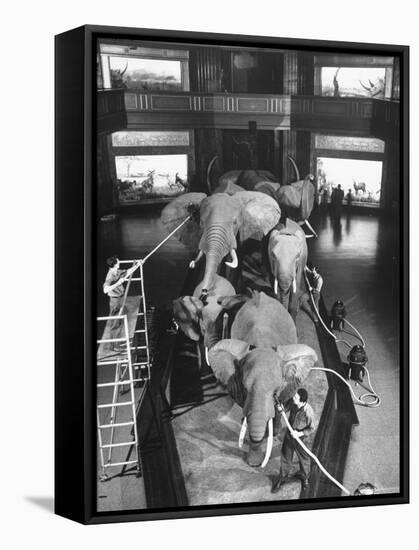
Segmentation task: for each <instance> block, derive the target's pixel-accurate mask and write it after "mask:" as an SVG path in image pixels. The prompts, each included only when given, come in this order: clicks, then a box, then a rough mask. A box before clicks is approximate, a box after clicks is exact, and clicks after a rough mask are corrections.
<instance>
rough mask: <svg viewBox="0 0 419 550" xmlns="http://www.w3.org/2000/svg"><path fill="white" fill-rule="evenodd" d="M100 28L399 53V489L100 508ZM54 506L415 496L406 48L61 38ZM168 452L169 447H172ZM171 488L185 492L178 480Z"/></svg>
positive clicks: (326, 504)
mask: <svg viewBox="0 0 419 550" xmlns="http://www.w3.org/2000/svg"><path fill="white" fill-rule="evenodd" d="M101 37H117V38H121V39H122V38H123V39H135V40H140V39H144V40H147V41H164V42H167V43H177V42H187V43H189V44H194V45H203V44H211V45H224V46H231V45H234V46H253V47H260V48H274V49H276V48H277V49H281V48H284V49H287V48H291V49H293V50H295V51H302V52H304V51H306V50H307V49H310V50H316V51H318V52H322V53H330V52H340V53H354V54H356V53H359V54H361V53H362V54H363V55H388V56H395V57H397V58H399V59H400V84H401V95H400V111H399V116H400V118H399V120H400V125H399V127H398V130H397V131H398V132H399V136H398V137H399V140H400V141H399V143H400V182H401V188H400V205H399V212H400V236H401V241H400V243H398V244H399V246H400V265H399V269H400V282H401V285H400V287H401V291H400V292H401V294H400V311H401V316H400V334H401V343H400V361H401V365H403V369H401V372H400V396H401V399H400V437H401V441H402V444H401V446H400V492H399V493H398V494H383V495H373V496H363V497H362V498H360V497H354V496H348V497H346V498H334V497H324V498H307V499H304V500H301V501H285V502H280V503H279V502H278V503H268V502H266V503H265V502H263V503H251V504H237V505H234V506H233V505H218V506H198V507H190V506H186V507H185V506H182V505H179V506H178V505H176V506H168V507H166V508H162V507H159V508H151V509H144V510H131V511H124V512H101V513H99V512H97V511H96V499H95V496H96V490H95V485H96V483H95V482H96V416H95V407H94V403H95V373H94V369H93V368H92V367H93V365H94V361H95V352H96V351H95V330H96V329H95V311H96V309H95V285H96V281H95V263H94V262H95V260H94V258H95V239H96V231H97V228H96V215H95V201H96V191H95V185H94V182H95V177H96V162H95V159H96V157H95V151H96V131H97V119H96V110H97V102H96V63H95V60H96V41H97V39H99V38H101ZM55 72H56V80H55V98H56V104H55V120H56V126H55V136H56V138H55V156H56V167H55V181H56V185H55V212H56V215H55V253H56V263H55V285H56V294H55V295H56V301H55V319H56V332H55V350H56V351H55V365H56V366H55V512H56V513H57V514H59V515H61V516H64V517H67V518H69V519H72V520H75V521H78V522H80V523H84V524H97V523H110V522H126V521H144V520H156V519H175V518H190V517H202V516H218V515H233V514H249V513H252V514H253V513H265V512H277V511H290V510H307V509H312V510H314V509H320V508H322V509H327V508H337V507H341V508H344V507H353V506H373V505H388V504H401V503H407V502H409V459H408V457H409V414H408V412H409V374H408V364H409V351H408V350H409V345H408V344H409V342H408V335H409V274H408V273H409V257H408V249H409V234H408V227H409V209H408V205H409V153H408V151H409V48H408V46H400V45H383V44H367V43H362V44H360V43H350V42H331V41H322V40H316V41H312V40H302V39H291V38H272V37H263V36H243V35H235V36H232V35H223V34H210V33H197V32H183V31H169V30H153V29H137V28H119V27H103V26H91V25H87V26H82V27H79V28H77V29H73V30H71V31H68V32H65V33H63V34H60V35H58V36H56V40H55ZM169 458H170V457H169ZM173 483H174V488H173V492H174V494H175V496H176V494H177V497H178V498H179V502H182V498H181V495H179V491H180V492H181V489H179V488H178V487H176V480H174V481H173Z"/></svg>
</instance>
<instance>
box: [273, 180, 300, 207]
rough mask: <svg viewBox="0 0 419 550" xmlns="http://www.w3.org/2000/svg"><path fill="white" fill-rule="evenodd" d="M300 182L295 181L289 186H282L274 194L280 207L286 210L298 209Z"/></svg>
mask: <svg viewBox="0 0 419 550" xmlns="http://www.w3.org/2000/svg"><path fill="white" fill-rule="evenodd" d="M300 184H301V182H299V181H296V182H294V183H292V184H291V185H282V186H281V187H280V188H279V189H278V191H277V194H276V198H277V201H278V202H279V204H280V205H281V206H287V207H288V208H299V207H300V203H301V185H300Z"/></svg>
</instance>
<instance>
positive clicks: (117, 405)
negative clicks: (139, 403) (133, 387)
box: [97, 401, 135, 409]
mask: <svg viewBox="0 0 419 550" xmlns="http://www.w3.org/2000/svg"><path fill="white" fill-rule="evenodd" d="M128 405H135V403H134V401H124V402H123V403H109V404H108V403H106V404H105V405H97V408H98V409H110V408H111V407H127V406H128Z"/></svg>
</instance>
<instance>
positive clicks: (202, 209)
mask: <svg viewBox="0 0 419 550" xmlns="http://www.w3.org/2000/svg"><path fill="white" fill-rule="evenodd" d="M188 216H190V219H189V221H188V222H187V223H185V224H184V225H183V226H182V227H181V228H180V229H179V231H177V232H176V233H175V236H176V237H177V238H178V239H179V240H180V241H181V242H183V243H184V244H185V245H186V246H187V247H189V248H190V249H191V250H196V249H199V254H198V256H197V257H196V259H195V260H193V261H192V262H191V264H190V266H191V267H194V266H195V264H196V262H198V261H199V260H200V259H201V258H202V256H203V255H204V254H205V256H206V264H205V273H204V278H203V281H202V296H205V295H206V294H208V293H209V292H210V291H212V290H213V289H214V288H215V282H216V277H215V276H216V274H217V272H218V269H219V267H220V264H221V262H222V260H223V258H224V257H225V256H227V255H230V256H231V261H226V265H227V266H229V267H231V268H236V267H237V266H238V257H237V252H236V250H237V234H238V235H239V236H240V239H241V240H242V241H244V240H246V239H250V238H253V239H256V240H261V239H262V238H263V237H264V236H265V235H267V234H268V233H269V231H270V230H271V229H272V228H273V227H275V226H276V225H277V223H278V221H279V219H280V217H281V209H280V208H279V206H278V203H276V202H275V201H274V200H273V199H272V198H271V197H268V196H266V195H265V194H263V193H258V192H257V191H239V192H237V193H235V194H234V195H229V194H228V193H215V194H214V195H211V196H209V197H207V196H206V194H205V193H186V194H184V195H182V196H180V197H177V198H175V199H174V200H173V201H171V202H170V203H169V204H168V205H166V206H165V207H164V209H163V211H162V214H161V222H162V224H163V227H164V228H165V230H166V231H167V233H170V232H172V231H173V230H174V229H175V228H177V227H178V226H179V225H180V224H181V222H183V221H184V220H185V219H186V218H187V217H188Z"/></svg>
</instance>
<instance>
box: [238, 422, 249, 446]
mask: <svg viewBox="0 0 419 550" xmlns="http://www.w3.org/2000/svg"><path fill="white" fill-rule="evenodd" d="M246 430H247V418H246V417H244V418H243V422H242V427H241V430H240V435H239V449H241V448H242V447H243V441H244V437H245V435H246Z"/></svg>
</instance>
